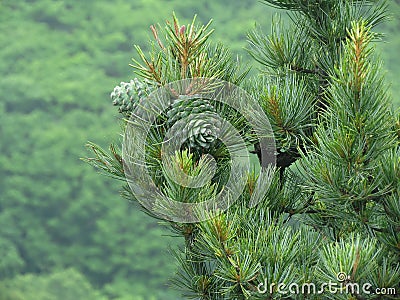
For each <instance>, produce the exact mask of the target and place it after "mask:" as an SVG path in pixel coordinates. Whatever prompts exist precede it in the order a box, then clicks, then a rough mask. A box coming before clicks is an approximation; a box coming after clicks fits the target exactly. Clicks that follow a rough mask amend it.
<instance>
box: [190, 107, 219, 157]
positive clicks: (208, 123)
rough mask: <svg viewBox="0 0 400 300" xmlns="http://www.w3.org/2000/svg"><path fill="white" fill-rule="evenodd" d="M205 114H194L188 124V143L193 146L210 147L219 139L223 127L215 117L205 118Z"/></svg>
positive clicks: (197, 147)
mask: <svg viewBox="0 0 400 300" xmlns="http://www.w3.org/2000/svg"><path fill="white" fill-rule="evenodd" d="M204 116H205V115H204V114H201V113H200V114H194V115H192V116H191V118H190V121H189V123H188V124H187V125H186V130H187V135H188V145H189V147H191V148H196V149H199V148H204V149H208V148H210V147H211V146H212V144H213V143H214V142H215V141H216V140H217V138H218V135H219V131H220V128H221V124H220V122H218V121H217V119H215V118H205V117H204Z"/></svg>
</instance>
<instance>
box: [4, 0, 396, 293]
mask: <svg viewBox="0 0 400 300" xmlns="http://www.w3.org/2000/svg"><path fill="white" fill-rule="evenodd" d="M172 11H175V12H176V14H177V16H179V17H180V19H181V21H182V23H187V22H186V21H188V20H190V19H191V17H192V16H193V14H196V13H197V14H198V18H199V20H200V21H201V22H203V23H206V22H207V21H208V20H209V19H211V18H213V19H214V24H213V26H214V27H215V28H216V32H215V34H214V35H213V39H214V40H219V41H221V42H223V43H224V44H225V45H227V46H228V47H229V48H230V49H231V50H232V52H233V53H237V54H239V55H243V56H244V59H245V60H249V57H248V56H247V54H246V53H245V52H244V51H243V47H245V46H246V34H247V31H248V30H250V29H251V28H253V27H254V23H255V22H257V23H258V24H260V25H261V26H262V27H264V29H266V31H267V30H268V28H269V25H268V24H270V20H271V18H272V14H273V10H271V9H270V8H268V7H266V6H262V5H260V4H259V3H257V1H254V0H246V1H208V0H202V1H178V0H173V1H161V0H146V1H137V0H130V1H122V0H118V1H112V2H111V1H105V0H101V1H99V0H97V1H92V0H86V1H73V0H68V1H51V0H38V1H34V0H20V1H12V0H3V1H0V45H1V47H0V75H1V79H0V299H7V300H8V299H13V300H25V299H26V300H29V299H39V300H40V299H103V298H104V299H120V300H121V299H137V300H139V299H168V298H170V299H177V296H176V295H175V294H174V293H173V292H171V291H168V292H166V291H165V290H166V289H165V283H166V282H165V278H168V277H169V275H170V274H171V273H172V272H173V271H174V266H173V265H172V263H171V260H170V258H169V255H168V253H167V250H168V244H171V245H176V244H179V243H181V242H182V241H180V240H177V239H173V238H167V237H162V238H161V236H162V235H165V234H168V233H169V232H168V231H166V230H163V228H162V227H161V226H159V225H158V224H157V223H156V222H155V221H152V220H151V219H150V218H148V217H146V216H145V214H144V213H143V212H141V211H140V209H139V208H138V207H137V206H134V205H130V204H128V203H126V202H125V201H124V200H123V199H122V198H118V196H117V193H118V189H119V186H120V185H119V184H118V183H117V182H114V181H112V180H108V179H107V178H103V177H100V176H97V175H96V174H95V173H94V172H93V169H91V168H90V167H88V166H87V165H85V164H83V163H82V162H81V161H80V160H79V157H84V156H86V154H87V152H86V151H85V149H84V147H83V145H84V144H85V143H86V141H87V140H94V141H96V142H98V143H100V144H102V145H104V146H105V145H106V144H107V143H108V142H110V141H115V142H117V143H118V142H120V140H119V136H118V133H119V131H120V128H119V127H118V124H119V123H118V121H117V113H116V111H115V109H114V108H113V107H112V106H111V105H110V99H109V94H110V92H111V90H112V88H113V87H114V86H115V85H116V84H118V83H119V82H120V81H123V80H124V81H126V80H128V79H130V78H132V77H133V70H132V69H131V68H129V66H128V64H129V62H130V58H131V57H133V56H135V54H134V51H133V44H139V45H141V47H142V48H143V49H144V50H146V47H147V46H148V45H147V40H148V39H149V36H150V31H149V30H148V28H149V26H150V25H151V24H154V23H157V22H163V21H164V20H165V19H167V18H170V16H171V13H172ZM392 11H393V15H394V18H393V21H392V22H391V23H388V24H386V25H385V26H386V27H385V28H382V30H381V31H383V32H386V33H387V37H385V39H387V40H390V42H388V43H381V44H379V47H380V48H381V50H382V53H383V59H384V61H385V67H386V68H387V69H388V80H389V81H392V83H393V86H392V89H391V92H392V94H394V95H395V97H394V98H395V99H397V101H399V99H400V97H399V96H398V95H399V94H400V83H399V81H398V78H399V77H400V68H399V67H398V66H399V64H400V58H399V56H398V52H399V50H400V34H399V30H400V21H399V19H400V4H399V3H397V2H396V3H392ZM396 105H397V106H400V102H397V103H396ZM32 295H37V296H36V298H32ZM152 297H153V298H152Z"/></svg>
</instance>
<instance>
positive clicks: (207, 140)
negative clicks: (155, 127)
mask: <svg viewBox="0 0 400 300" xmlns="http://www.w3.org/2000/svg"><path fill="white" fill-rule="evenodd" d="M213 112H215V109H214V107H213V106H212V105H211V103H210V102H209V101H208V100H206V99H202V98H200V97H199V98H196V97H193V96H187V95H180V96H179V97H178V98H177V99H175V100H173V101H172V103H171V107H170V109H169V110H168V111H167V118H168V120H167V122H168V124H169V125H170V126H172V125H173V124H175V122H177V121H178V120H182V119H184V118H186V117H189V118H188V123H187V124H185V127H184V129H183V130H184V133H185V134H186V135H187V143H188V145H189V147H191V148H196V149H199V148H205V149H208V148H209V147H210V146H211V145H212V144H213V142H214V141H215V140H216V139H217V137H218V133H219V128H220V124H215V123H218V121H215V120H216V119H215V118H214V117H212V113H213ZM207 113H211V114H207ZM207 115H209V116H210V117H206V116H207Z"/></svg>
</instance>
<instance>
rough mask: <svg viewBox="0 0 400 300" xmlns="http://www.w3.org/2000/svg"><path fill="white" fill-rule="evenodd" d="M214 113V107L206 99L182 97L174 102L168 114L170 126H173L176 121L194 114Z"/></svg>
mask: <svg viewBox="0 0 400 300" xmlns="http://www.w3.org/2000/svg"><path fill="white" fill-rule="evenodd" d="M214 111H215V110H214V107H213V106H212V105H211V104H210V102H209V101H208V100H206V99H201V98H193V97H191V96H187V95H180V96H179V97H178V98H177V99H175V100H173V101H172V104H171V107H170V109H169V110H168V112H167V117H168V124H170V125H172V124H174V123H175V122H176V121H178V120H180V119H183V118H186V117H187V116H189V115H192V114H196V113H204V112H214Z"/></svg>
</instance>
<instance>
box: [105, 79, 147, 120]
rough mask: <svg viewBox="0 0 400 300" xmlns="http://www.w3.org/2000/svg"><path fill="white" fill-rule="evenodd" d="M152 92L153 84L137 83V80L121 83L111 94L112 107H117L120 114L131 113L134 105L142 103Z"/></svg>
mask: <svg viewBox="0 0 400 300" xmlns="http://www.w3.org/2000/svg"><path fill="white" fill-rule="evenodd" d="M152 90H153V84H152V83H151V82H149V81H147V80H145V81H144V82H141V81H139V80H138V79H137V78H134V79H133V80H131V81H129V82H121V83H120V85H117V86H116V87H115V88H114V90H113V91H112V93H111V95H110V96H111V99H112V101H113V102H112V103H113V105H114V106H119V108H118V111H119V112H120V113H129V112H132V110H133V108H134V105H135V104H137V103H139V102H140V101H142V100H143V99H144V98H145V97H147V96H148V95H149V94H150V93H151V91H152Z"/></svg>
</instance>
